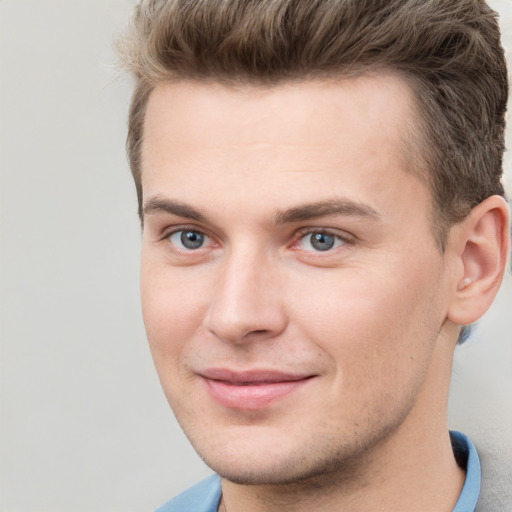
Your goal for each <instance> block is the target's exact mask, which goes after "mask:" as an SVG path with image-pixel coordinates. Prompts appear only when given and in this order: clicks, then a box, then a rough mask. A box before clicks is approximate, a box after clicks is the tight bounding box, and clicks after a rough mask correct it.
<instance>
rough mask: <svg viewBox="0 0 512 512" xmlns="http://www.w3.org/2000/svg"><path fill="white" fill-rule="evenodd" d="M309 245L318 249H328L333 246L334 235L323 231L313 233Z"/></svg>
mask: <svg viewBox="0 0 512 512" xmlns="http://www.w3.org/2000/svg"><path fill="white" fill-rule="evenodd" d="M311 245H312V246H313V247H314V248H315V249H317V250H318V251H328V250H329V249H332V247H333V246H334V237H333V236H331V235H327V234H325V233H313V235H311Z"/></svg>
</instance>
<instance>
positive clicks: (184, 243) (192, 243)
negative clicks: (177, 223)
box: [169, 229, 210, 251]
mask: <svg viewBox="0 0 512 512" xmlns="http://www.w3.org/2000/svg"><path fill="white" fill-rule="evenodd" d="M169 241H170V242H171V244H172V245H174V246H176V247H177V248H178V249H182V250H186V251H193V250H195V249H200V248H201V247H203V245H205V243H208V242H209V241H210V237H209V236H207V235H205V234H204V233H201V231H195V230H193V229H182V230H180V231H175V232H174V233H172V234H171V235H170V236H169Z"/></svg>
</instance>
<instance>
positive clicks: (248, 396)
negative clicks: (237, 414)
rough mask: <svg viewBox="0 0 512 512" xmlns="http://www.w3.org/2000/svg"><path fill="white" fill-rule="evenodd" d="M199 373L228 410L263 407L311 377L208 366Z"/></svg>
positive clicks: (270, 371)
mask: <svg viewBox="0 0 512 512" xmlns="http://www.w3.org/2000/svg"><path fill="white" fill-rule="evenodd" d="M200 375H201V377H202V378H203V379H204V382H205V384H206V387H207V390H208V393H209V395H210V397H211V398H212V399H213V400H215V401H216V402H217V403H219V404H220V405H222V406H224V407H227V408H230V409H246V410H256V409H263V408H265V407H267V406H269V405H270V404H271V403H272V402H274V401H276V400H278V399H279V398H283V397H285V396H286V395H289V394H290V393H293V392H294V391H297V390H298V389H299V388H301V387H302V386H304V385H305V384H307V383H308V382H309V381H310V380H311V379H312V378H313V377H315V375H305V374H290V373H284V372H278V371H274V370H251V371H241V372H236V371H232V370H225V369H209V370H206V371H205V372H202V373H201V374H200Z"/></svg>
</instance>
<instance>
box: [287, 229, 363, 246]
mask: <svg viewBox="0 0 512 512" xmlns="http://www.w3.org/2000/svg"><path fill="white" fill-rule="evenodd" d="M313 233H325V234H326V235H331V236H334V237H336V238H339V239H340V240H343V241H344V242H345V243H347V244H349V243H353V242H355V241H356V240H357V238H356V237H355V236H354V235H352V234H350V233H348V232H347V231H343V230H340V229H336V228H327V227H322V226H314V227H307V228H301V229H299V230H298V231H297V235H296V238H295V240H296V241H298V240H300V239H302V238H304V237H305V236H307V235H311V234H313Z"/></svg>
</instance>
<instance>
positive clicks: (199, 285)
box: [141, 259, 208, 363]
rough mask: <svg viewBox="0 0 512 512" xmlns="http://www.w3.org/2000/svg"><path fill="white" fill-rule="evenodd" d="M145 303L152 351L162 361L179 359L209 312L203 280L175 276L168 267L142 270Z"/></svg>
mask: <svg viewBox="0 0 512 512" xmlns="http://www.w3.org/2000/svg"><path fill="white" fill-rule="evenodd" d="M141 303H142V314H143V318H144V325H145V327H146V333H147V337H148V341H149V344H150V348H151V351H152V354H153V357H154V359H155V363H157V362H158V361H157V360H158V359H159V358H169V357H173V358H176V357H178V356H179V354H180V352H181V350H182V348H183V346H184V345H185V343H186V341H187V340H188V339H190V338H191V337H192V336H193V334H194V333H195V332H196V331H197V329H198V328H199V326H200V325H201V322H202V318H203V316H204V313H205V311H206V308H207V304H208V300H207V295H206V288H205V286H204V283H203V281H202V280H201V279H196V278H192V277H191V276H187V272H172V271H171V269H169V268H168V267H166V266H165V265H161V266H159V265H151V263H149V262H144V259H143V263H142V266H141Z"/></svg>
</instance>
